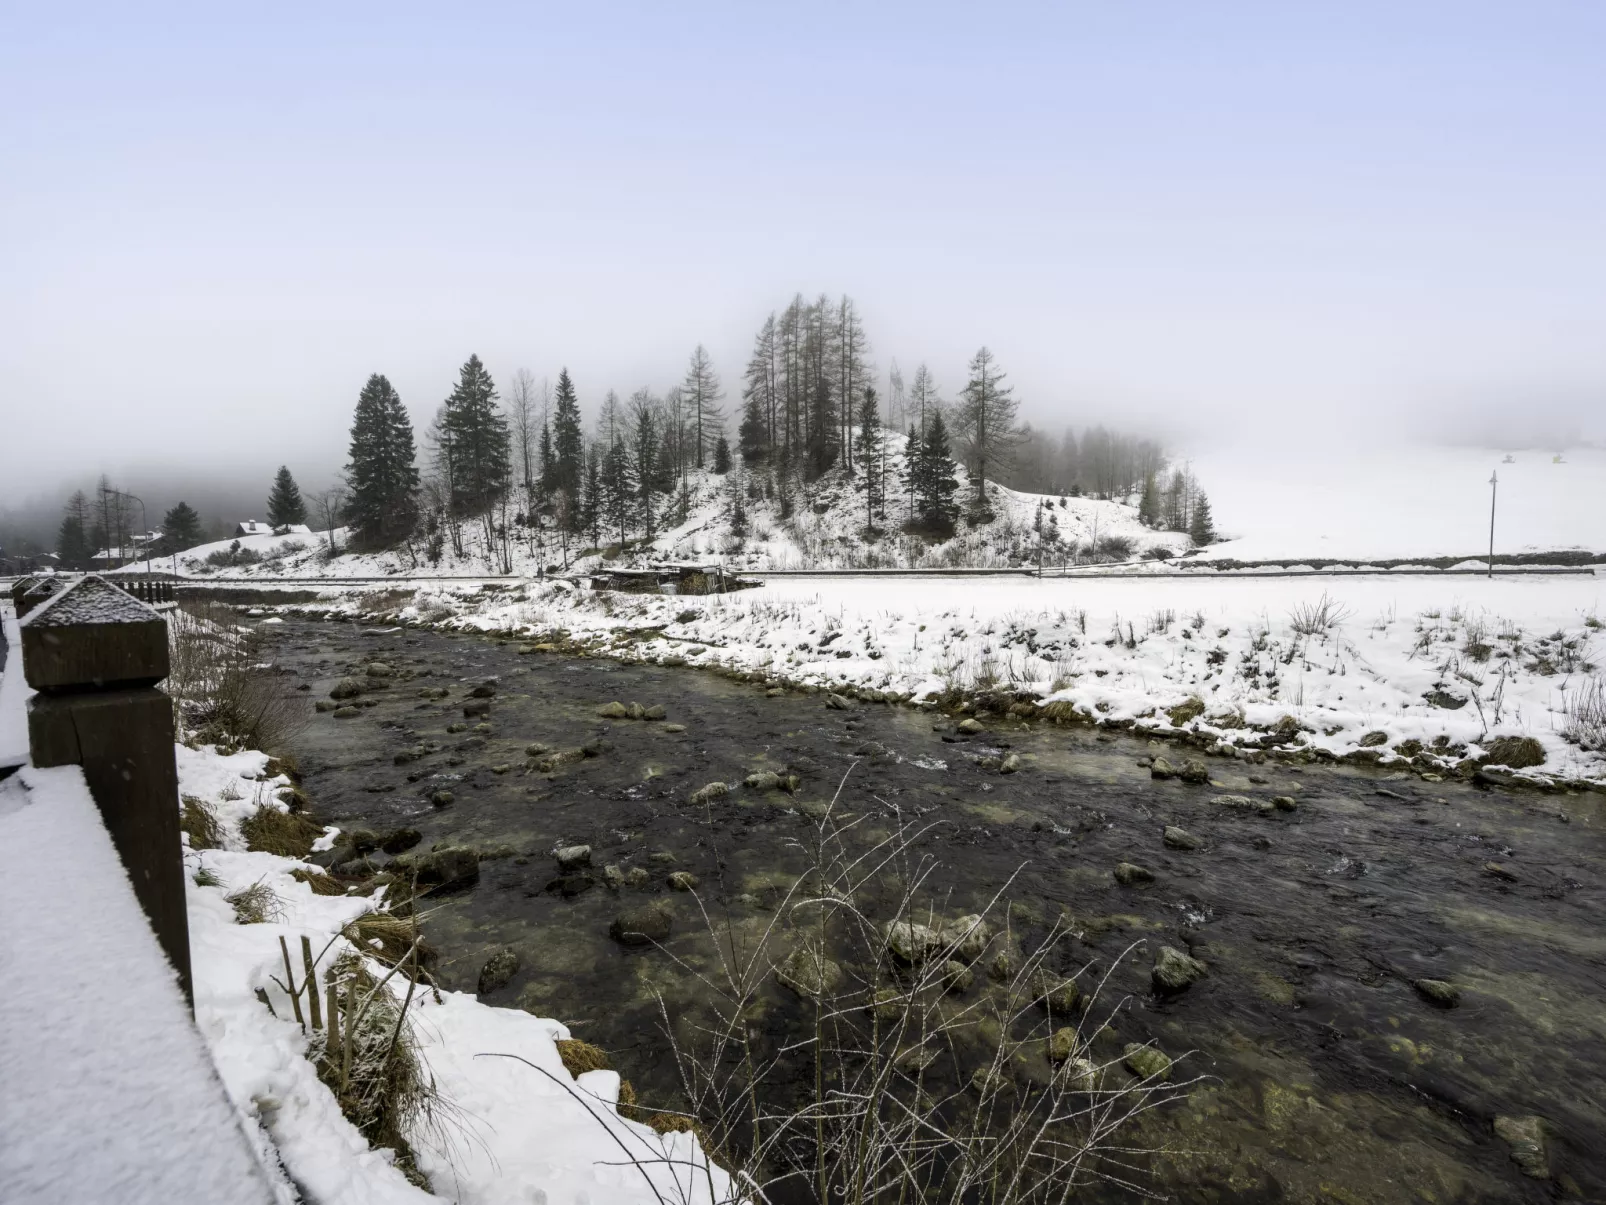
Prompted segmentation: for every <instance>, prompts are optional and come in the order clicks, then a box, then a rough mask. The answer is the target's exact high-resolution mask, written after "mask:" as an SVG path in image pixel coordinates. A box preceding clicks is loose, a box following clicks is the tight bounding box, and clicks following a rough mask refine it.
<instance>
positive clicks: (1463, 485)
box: [1189, 438, 1606, 560]
mask: <svg viewBox="0 0 1606 1205" xmlns="http://www.w3.org/2000/svg"><path fill="white" fill-rule="evenodd" d="M1508 454H1509V455H1510V456H1511V457H1512V459H1513V460H1514V461H1515V463H1513V464H1505V463H1502V462H1503V460H1504V458H1505V456H1506V455H1508ZM1552 455H1553V453H1552V452H1550V451H1543V452H1540V451H1514V452H1510V453H1507V452H1506V451H1505V450H1504V449H1489V448H1452V447H1431V446H1426V447H1422V446H1411V447H1407V446H1402V445H1399V444H1397V443H1395V442H1393V441H1391V440H1388V439H1387V438H1379V439H1377V440H1375V441H1372V442H1369V443H1366V444H1364V445H1356V444H1353V443H1350V442H1347V441H1345V440H1342V439H1337V440H1323V441H1320V442H1314V443H1303V442H1299V441H1295V440H1289V441H1288V442H1287V443H1285V444H1279V445H1278V446H1277V447H1276V448H1275V449H1264V450H1260V449H1256V448H1255V447H1253V446H1252V445H1251V446H1246V444H1245V443H1244V442H1243V441H1234V442H1233V443H1231V444H1223V445H1218V446H1211V447H1206V448H1203V449H1200V450H1199V451H1198V452H1196V453H1194V454H1192V455H1191V456H1190V457H1189V460H1190V461H1191V464H1192V466H1193V471H1194V472H1195V474H1197V476H1198V477H1199V480H1200V482H1201V483H1202V484H1203V485H1204V488H1205V489H1206V491H1207V492H1208V493H1209V495H1210V503H1211V507H1212V509H1213V511H1214V515H1215V521H1216V527H1217V529H1218V530H1219V531H1220V533H1221V534H1222V536H1223V537H1224V541H1223V542H1222V543H1219V544H1215V545H1212V546H1211V547H1210V548H1209V549H1207V550H1206V552H1205V553H1204V555H1206V556H1209V557H1215V558H1222V557H1231V558H1234V559H1237V560H1263V559H1266V558H1273V557H1309V558H1317V557H1371V558H1377V559H1382V558H1386V557H1417V556H1421V557H1426V556H1456V557H1470V556H1475V555H1478V554H1483V553H1487V552H1488V549H1489V493H1490V488H1489V477H1490V475H1491V474H1494V473H1498V475H1499V485H1498V487H1497V498H1496V514H1495V533H1494V535H1495V551H1496V552H1497V553H1518V552H1537V551H1549V550H1552V549H1557V548H1583V549H1588V550H1590V551H1593V552H1602V551H1606V449H1602V448H1587V447H1584V448H1570V449H1568V450H1567V451H1566V452H1565V453H1562V460H1563V463H1561V464H1553V463H1552V462H1551V457H1552Z"/></svg>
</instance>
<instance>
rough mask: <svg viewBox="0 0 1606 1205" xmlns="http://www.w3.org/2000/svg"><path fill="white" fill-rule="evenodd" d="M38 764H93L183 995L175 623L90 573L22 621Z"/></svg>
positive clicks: (94, 787) (107, 815)
mask: <svg viewBox="0 0 1606 1205" xmlns="http://www.w3.org/2000/svg"><path fill="white" fill-rule="evenodd" d="M21 633H22V669H23V676H24V677H25V678H26V679H27V682H28V685H30V686H32V687H33V688H34V690H36V691H38V692H39V693H38V694H36V695H35V696H34V697H33V699H31V700H30V701H29V704H28V743H29V747H30V750H31V754H32V759H33V764H34V765H36V766H66V765H77V766H82V767H83V770H84V778H85V780H86V781H87V782H88V784H89V791H90V794H91V795H93V796H94V799H95V804H96V806H97V807H99V809H100V814H101V818H102V819H103V820H104V821H105V824H106V830H107V832H108V833H110V834H111V839H112V844H113V845H114V846H116V848H117V853H118V856H120V857H121V858H122V860H123V866H124V867H125V868H126V869H127V871H128V877H129V880H130V881H131V882H132V883H133V886H134V895H135V896H136V897H137V898H138V900H139V902H140V906H141V907H142V908H143V909H144V910H145V915H146V916H147V917H149V918H150V922H151V927H152V928H153V929H154V930H155V931H156V938H157V940H158V941H159V942H160V943H161V946H162V949H163V950H164V951H165V952H166V954H167V957H168V959H169V961H171V962H172V964H173V968H174V969H175V970H176V971H177V972H178V976H179V983H180V986H181V987H182V988H183V989H184V995H185V997H186V998H187V999H189V1000H190V1001H191V1003H192V1004H193V1003H194V997H193V995H192V994H191V989H190V936H189V926H188V922H187V920H186V917H185V903H184V849H183V843H182V841H181V840H180V837H179V801H178V767H177V764H176V762H175V760H174V757H173V703H172V700H171V699H169V698H168V696H167V695H166V694H165V693H163V692H162V691H160V690H157V689H156V684H157V683H158V682H160V681H161V680H162V679H163V678H165V677H167V671H168V655H167V622H166V620H164V619H163V618H162V617H161V616H160V615H158V614H157V613H156V612H155V611H152V610H151V609H150V608H149V607H147V606H146V605H145V604H144V603H142V602H140V601H139V600H138V599H136V598H134V597H133V596H132V595H131V594H129V593H127V592H126V591H123V590H119V589H117V588H116V587H115V586H112V585H111V584H109V583H108V582H106V581H105V580H104V579H102V578H100V577H97V576H95V575H93V574H91V575H90V576H88V577H85V578H82V579H81V580H79V581H77V582H75V583H74V584H73V585H71V586H68V587H67V588H66V589H64V590H62V591H61V592H60V593H59V594H56V595H55V596H53V597H51V598H48V599H46V600H44V601H42V602H40V603H38V604H37V605H36V606H35V607H34V609H33V610H32V611H31V612H30V613H29V614H28V617H27V618H26V619H25V620H23V622H22V624H21Z"/></svg>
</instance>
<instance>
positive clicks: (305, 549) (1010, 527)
mask: <svg viewBox="0 0 1606 1205" xmlns="http://www.w3.org/2000/svg"><path fill="white" fill-rule="evenodd" d="M885 436H886V443H887V446H888V454H887V456H886V467H885V470H884V480H885V482H886V485H885V489H886V494H887V500H886V506H885V508H884V510H883V511H882V512H881V513H878V514H877V515H876V516H875V523H874V528H875V530H874V531H871V530H870V522H869V521H870V516H869V515H868V514H867V512H866V507H865V484H866V483H865V477H864V474H863V472H862V471H860V472H856V473H853V474H850V473H848V471H847V470H846V469H845V468H844V467H842V466H840V465H839V466H837V467H836V468H833V469H831V470H830V471H829V472H827V473H826V474H825V475H824V476H822V477H821V478H820V479H819V480H817V481H814V482H809V483H801V482H796V481H794V482H792V483H790V485H789V489H788V490H787V491H786V492H785V493H784V494H783V491H782V490H781V489H780V487H779V484H778V483H777V481H776V480H775V475H774V474H773V473H771V472H770V471H768V470H766V469H763V468H754V469H749V468H745V467H736V468H733V469H732V470H731V471H730V472H729V473H726V474H717V473H714V472H712V471H709V470H698V471H694V472H692V473H690V474H689V475H688V476H687V478H686V481H685V483H684V489H683V490H681V489H677V491H676V492H675V493H674V494H672V495H670V496H667V497H659V498H657V499H656V500H655V508H656V513H655V516H654V538H653V539H652V540H651V541H645V540H644V539H643V533H642V530H641V526H640V520H639V518H637V519H636V520H635V522H634V525H633V526H632V527H630V528H629V529H628V530H627V533H626V534H627V537H628V538H627V539H626V540H625V541H624V542H623V543H621V542H620V540H619V533H618V532H617V530H615V531H612V532H610V531H608V530H606V527H603V528H602V529H601V530H600V531H599V532H598V533H597V534H598V537H599V538H598V539H597V540H596V541H595V542H593V540H592V538H591V535H592V533H590V532H585V533H581V534H579V535H577V536H571V537H570V538H569V540H568V541H567V547H565V546H564V542H563V541H561V540H560V538H559V536H558V535H557V533H555V532H554V531H553V530H552V529H551V526H550V523H548V525H547V527H546V529H545V530H544V531H542V532H541V533H539V534H537V533H535V532H533V531H531V530H530V529H528V528H519V529H515V532H514V537H513V539H512V540H511V541H510V544H509V548H508V549H507V554H508V560H509V561H510V562H511V567H512V571H513V572H514V573H515V574H519V575H530V574H534V573H535V572H536V571H537V570H538V569H540V568H541V567H543V566H544V567H545V568H546V569H547V571H548V572H551V571H553V570H563V569H568V570H583V569H588V568H594V567H596V566H599V565H602V564H609V565H613V566H619V567H641V566H647V565H654V564H664V563H673V562H686V561H695V562H718V563H721V564H724V565H727V566H729V567H731V568H733V569H892V568H897V569H907V568H1002V567H1008V566H1015V565H1036V564H1038V563H1039V561H1041V562H1042V563H1043V564H1046V565H1058V564H1063V563H1067V562H1071V561H1076V560H1081V561H1083V562H1086V561H1089V560H1094V561H1096V560H1100V559H1103V560H1127V559H1134V558H1138V557H1140V556H1143V555H1144V554H1146V553H1147V554H1150V555H1153V554H1154V553H1156V552H1164V553H1166V554H1170V555H1176V554H1178V553H1181V552H1185V551H1187V550H1188V549H1189V547H1191V543H1190V541H1189V539H1188V537H1187V536H1185V535H1182V534H1180V533H1178V532H1161V531H1152V530H1150V529H1149V528H1147V527H1145V526H1143V524H1141V523H1139V522H1138V517H1137V508H1136V506H1135V505H1128V504H1127V503H1126V502H1116V501H1100V500H1098V499H1093V498H1079V497H1059V496H1056V495H1045V494H1029V493H1022V492H1020V491H1017V490H1011V489H1006V488H1004V487H1003V486H999V485H996V484H990V485H989V486H988V501H989V510H990V512H991V517H990V518H989V519H987V520H986V521H985V522H972V521H971V520H970V519H968V518H964V517H962V518H961V519H960V520H959V523H958V526H957V529H956V530H955V532H954V533H953V535H952V536H951V537H949V538H947V539H932V538H930V537H927V536H922V535H916V534H910V533H907V532H905V531H904V530H903V528H904V526H905V525H906V523H907V521H908V519H909V515H910V504H909V499H908V497H907V495H906V494H905V492H904V489H903V485H902V481H903V471H904V445H905V443H906V442H907V437H906V436H903V435H899V434H897V433H896V432H892V431H888V432H885ZM958 478H959V483H960V497H961V499H963V500H964V502H965V505H966V509H967V510H968V508H969V502H970V500H971V498H972V494H973V488H972V486H971V484H970V481H969V477H968V474H967V473H966V472H965V470H964V469H963V468H960V469H959V471H958ZM783 499H784V500H783ZM1133 501H1134V502H1135V500H1133ZM334 540H335V544H336V546H337V547H339V548H341V549H344V548H345V547H346V545H347V542H348V533H346V532H344V531H339V530H337V531H336V532H335V533H334ZM463 542H464V553H463V555H462V556H456V555H454V554H453V550H452V547H451V541H449V540H448V541H445V547H444V548H443V549H442V552H441V556H440V559H439V560H438V561H434V562H431V561H429V560H428V558H427V556H426V554H425V550H424V546H423V544H422V542H420V543H418V544H417V546H416V547H415V548H414V549H412V550H408V549H395V550H391V551H387V552H382V553H372V554H356V553H347V552H342V553H341V555H339V556H337V557H334V558H331V557H330V556H329V554H328V542H327V536H324V535H318V536H316V537H315V538H314V539H312V540H309V539H308V538H307V537H305V536H300V537H291V536H246V537H242V538H241V539H239V540H238V541H235V540H223V541H219V542H218V543H215V544H206V545H202V546H201V547H199V548H192V549H190V550H188V551H187V552H183V553H180V554H179V555H178V557H177V558H171V557H170V558H164V559H159V560H157V561H155V562H153V563H152V564H151V566H150V567H151V568H152V569H155V570H158V571H161V570H170V569H173V568H174V567H175V563H176V568H177V571H178V572H179V573H181V574H183V575H185V576H202V577H219V578H287V577H311V576H319V577H371V576H384V575H388V574H396V573H405V572H411V571H415V570H416V571H422V572H428V573H436V574H442V575H450V574H483V573H499V572H501V571H502V566H503V560H502V553H501V550H497V551H496V552H494V553H493V554H487V551H486V549H485V542H484V539H483V536H482V535H481V533H480V532H479V531H478V530H477V529H476V525H475V524H472V523H466V524H464V530H463ZM236 544H237V545H238V549H236V548H235V546H236ZM231 553H232V554H233V555H232V556H231V555H230V554H231ZM241 554H243V555H241ZM209 558H211V559H212V560H222V559H225V558H226V559H230V560H233V561H234V562H235V563H232V564H214V563H209ZM415 558H416V563H415ZM143 567H144V566H143V565H141V566H131V567H130V568H143Z"/></svg>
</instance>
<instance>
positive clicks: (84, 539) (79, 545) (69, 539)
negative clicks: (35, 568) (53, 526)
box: [56, 515, 94, 569]
mask: <svg viewBox="0 0 1606 1205" xmlns="http://www.w3.org/2000/svg"><path fill="white" fill-rule="evenodd" d="M93 552H94V549H92V548H90V546H89V534H88V533H87V532H85V531H84V525H83V522H82V521H81V520H79V519H75V518H73V517H72V516H71V515H64V516H63V517H62V520H61V530H60V531H58V532H57V533H56V558H57V560H59V561H60V562H61V567H62V568H63V569H83V568H85V567H87V566H88V564H89V558H90V555H91V554H92V553H93Z"/></svg>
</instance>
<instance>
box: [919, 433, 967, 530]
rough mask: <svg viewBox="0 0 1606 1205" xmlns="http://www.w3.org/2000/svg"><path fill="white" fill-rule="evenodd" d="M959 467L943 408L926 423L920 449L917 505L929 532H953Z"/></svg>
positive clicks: (922, 524) (956, 511)
mask: <svg viewBox="0 0 1606 1205" xmlns="http://www.w3.org/2000/svg"><path fill="white" fill-rule="evenodd" d="M956 468H957V466H956V465H955V464H954V457H953V451H952V450H951V449H950V448H949V446H948V428H947V425H946V424H945V423H944V422H943V421H942V412H941V411H940V410H939V411H937V412H936V413H935V414H933V415H932V416H931V418H930V420H929V421H928V422H927V423H926V438H925V440H924V442H923V443H922V445H921V449H920V470H919V475H918V486H917V488H918V491H919V492H918V495H917V499H916V505H917V506H918V507H919V510H920V524H921V526H922V527H924V528H926V529H927V530H928V531H932V532H939V533H944V534H946V533H948V532H951V531H953V528H954V520H955V519H957V518H958V517H959V503H958V500H957V499H958V494H959V477H958V475H957V472H956Z"/></svg>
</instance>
